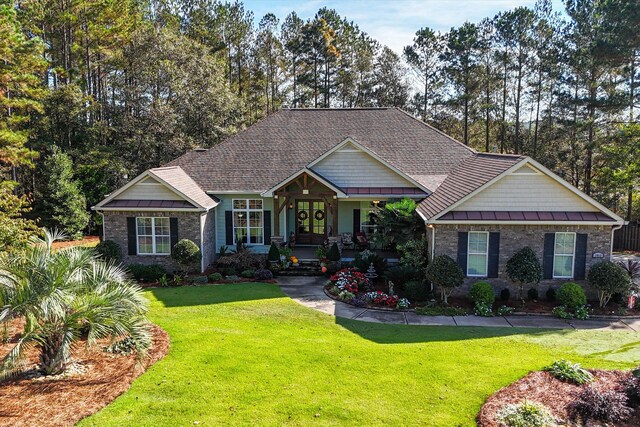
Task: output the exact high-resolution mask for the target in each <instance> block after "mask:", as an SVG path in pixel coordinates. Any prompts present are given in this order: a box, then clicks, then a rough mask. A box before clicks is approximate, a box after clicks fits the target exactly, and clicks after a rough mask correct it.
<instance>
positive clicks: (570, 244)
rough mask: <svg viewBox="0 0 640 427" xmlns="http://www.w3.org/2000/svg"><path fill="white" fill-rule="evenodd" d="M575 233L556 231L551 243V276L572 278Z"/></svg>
mask: <svg viewBox="0 0 640 427" xmlns="http://www.w3.org/2000/svg"><path fill="white" fill-rule="evenodd" d="M575 254H576V233H556V234H555V243H554V245H553V278H554V279H571V278H573V266H574V260H575V257H576V255H575Z"/></svg>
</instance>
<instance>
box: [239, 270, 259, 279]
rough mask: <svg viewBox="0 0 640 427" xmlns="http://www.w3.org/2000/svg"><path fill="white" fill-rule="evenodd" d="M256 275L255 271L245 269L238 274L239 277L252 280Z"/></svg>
mask: <svg viewBox="0 0 640 427" xmlns="http://www.w3.org/2000/svg"><path fill="white" fill-rule="evenodd" d="M255 274H256V271H255V270H251V269H247V270H244V271H243V272H242V273H240V277H243V278H245V279H253V276H254V275H255Z"/></svg>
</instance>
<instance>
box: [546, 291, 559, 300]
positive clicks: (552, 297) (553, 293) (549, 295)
mask: <svg viewBox="0 0 640 427" xmlns="http://www.w3.org/2000/svg"><path fill="white" fill-rule="evenodd" d="M546 296H547V301H555V300H556V299H557V298H558V293H557V292H556V290H555V289H554V288H549V289H547V293H546Z"/></svg>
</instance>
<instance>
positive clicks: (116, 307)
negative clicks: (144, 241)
mask: <svg viewBox="0 0 640 427" xmlns="http://www.w3.org/2000/svg"><path fill="white" fill-rule="evenodd" d="M63 237H64V236H63V235H62V234H60V233H57V232H53V233H52V232H49V231H47V230H44V239H40V238H36V239H34V240H32V242H31V244H30V245H29V246H28V247H27V248H26V249H25V250H24V251H21V252H16V253H13V254H8V255H5V257H4V259H3V260H2V263H1V264H0V324H1V323H4V322H8V321H9V320H11V319H13V318H24V319H25V325H24V330H23V332H22V334H21V337H20V339H19V340H18V342H17V343H16V345H15V347H13V349H11V351H10V352H9V353H8V354H7V355H6V356H5V357H4V358H3V359H2V360H0V378H6V377H7V376H10V375H13V374H15V373H17V372H19V371H20V370H21V369H23V367H24V359H25V357H24V356H25V351H26V350H27V349H29V348H36V349H37V350H38V351H39V353H40V355H39V359H40V369H41V371H42V372H43V373H45V374H47V375H54V374H59V373H61V372H63V371H64V369H65V367H66V365H67V363H68V361H69V356H70V353H71V348H72V344H73V343H74V342H76V341H77V340H78V339H80V338H81V337H82V336H86V345H87V346H88V347H90V346H92V345H95V343H96V341H97V340H98V339H101V338H106V337H110V338H112V339H113V340H115V339H117V338H119V337H130V338H131V340H132V341H133V342H134V344H135V347H136V349H137V351H138V355H139V356H144V355H145V354H146V352H147V350H148V348H149V346H150V344H151V335H150V329H149V323H148V321H147V319H146V313H147V310H148V302H147V300H146V298H145V297H144V296H143V294H142V290H141V289H140V288H139V287H138V286H137V285H135V284H134V283H133V282H131V281H130V280H129V279H128V278H127V275H126V273H125V271H124V270H123V269H122V267H120V266H119V265H117V264H115V263H112V262H105V261H103V260H102V259H100V257H98V256H97V254H96V252H95V250H93V249H90V248H82V247H72V248H65V249H60V250H56V251H54V250H52V244H53V242H54V241H56V240H60V239H61V238H63Z"/></svg>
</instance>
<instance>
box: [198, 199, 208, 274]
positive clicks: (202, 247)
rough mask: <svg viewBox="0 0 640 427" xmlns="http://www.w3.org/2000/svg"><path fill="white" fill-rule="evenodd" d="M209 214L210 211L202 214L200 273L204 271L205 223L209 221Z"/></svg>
mask: <svg viewBox="0 0 640 427" xmlns="http://www.w3.org/2000/svg"><path fill="white" fill-rule="evenodd" d="M207 215H209V211H206V212H205V213H204V214H201V215H200V273H202V272H204V224H205V223H206V221H207ZM203 218H204V221H203Z"/></svg>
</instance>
